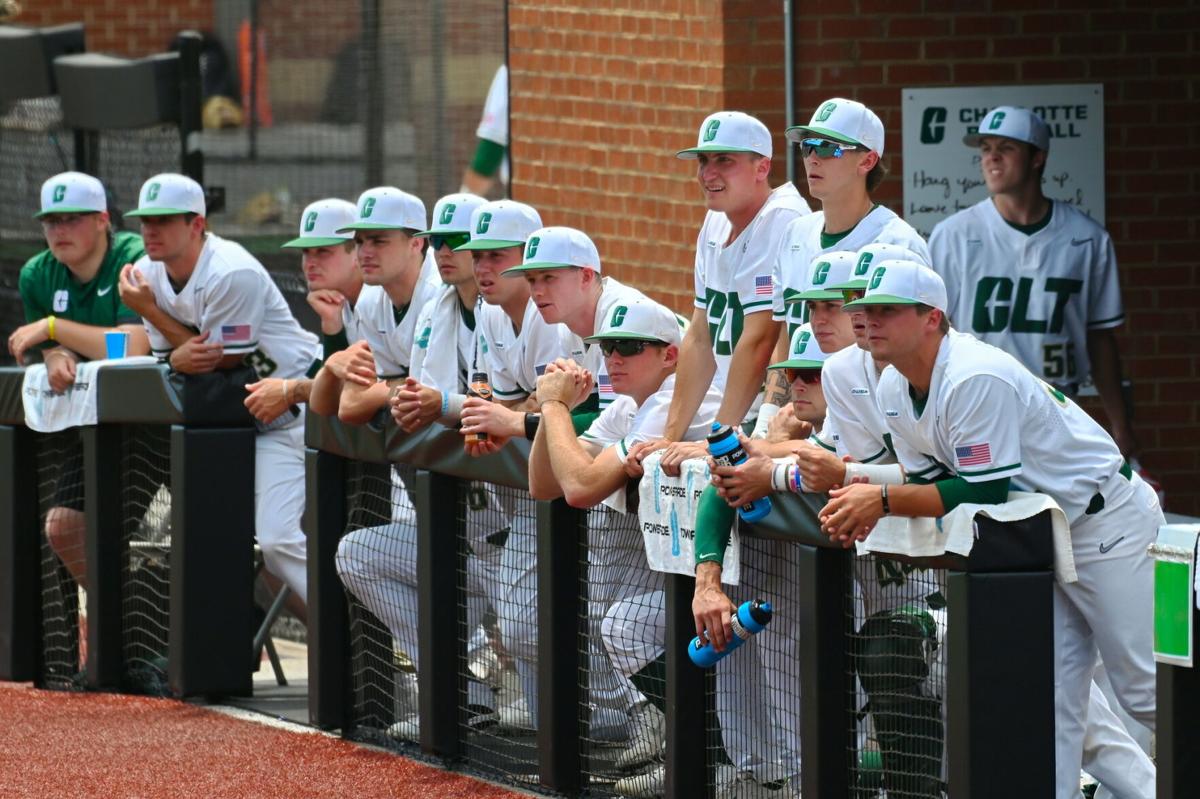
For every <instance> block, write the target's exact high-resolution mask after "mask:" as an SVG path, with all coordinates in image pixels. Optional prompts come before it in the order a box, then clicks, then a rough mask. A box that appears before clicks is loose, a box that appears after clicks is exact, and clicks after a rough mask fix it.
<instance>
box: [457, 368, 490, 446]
mask: <svg viewBox="0 0 1200 799" xmlns="http://www.w3.org/2000/svg"><path fill="white" fill-rule="evenodd" d="M467 396H468V397H479V398H480V399H482V400H486V401H487V402H491V401H492V387H491V386H490V385H489V384H488V376H487V372H472V373H471V387H470V388H468V389H467ZM487 437H488V434H487V433H467V434H466V435H465V436H463V439H464V440H465V441H469V442H471V443H473V444H477V443H479V442H481V441H487Z"/></svg>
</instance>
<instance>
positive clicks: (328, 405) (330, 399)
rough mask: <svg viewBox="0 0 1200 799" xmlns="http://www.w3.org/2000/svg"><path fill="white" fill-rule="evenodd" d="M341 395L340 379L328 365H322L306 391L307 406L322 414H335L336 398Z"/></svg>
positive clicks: (336, 408) (336, 407)
mask: <svg viewBox="0 0 1200 799" xmlns="http://www.w3.org/2000/svg"><path fill="white" fill-rule="evenodd" d="M341 396H342V381H341V380H338V379H337V378H336V377H335V376H334V374H333V372H332V371H330V370H329V368H328V367H322V368H321V371H319V372H317V377H316V379H315V380H313V381H312V385H311V386H310V387H309V392H308V407H309V409H310V410H311V411H312V412H313V413H319V414H321V415H322V416H335V415H337V410H338V399H339V398H340V397H341Z"/></svg>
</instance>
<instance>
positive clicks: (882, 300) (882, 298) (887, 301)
mask: <svg viewBox="0 0 1200 799" xmlns="http://www.w3.org/2000/svg"><path fill="white" fill-rule="evenodd" d="M859 305H924V303H922V302H921V301H920V300H914V299H912V298H911V297H898V296H896V295H895V294H868V295H867V296H865V297H863V298H861V299H858V300H853V301H851V302H848V303H846V304H845V305H844V306H842V307H843V308H850V307H852V306H859Z"/></svg>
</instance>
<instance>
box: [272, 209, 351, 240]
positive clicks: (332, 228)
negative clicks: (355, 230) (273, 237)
mask: <svg viewBox="0 0 1200 799" xmlns="http://www.w3.org/2000/svg"><path fill="white" fill-rule="evenodd" d="M357 217H358V211H357V209H355V207H354V204H353V203H348V202H346V201H345V200H339V199H336V198H333V197H331V198H329V199H327V200H317V201H316V202H315V203H309V205H308V207H307V208H305V209H304V213H303V214H301V215H300V235H299V236H298V237H297V238H294V239H292V240H291V241H289V242H287V243H286V244H283V245H280V246H281V247H292V248H304V247H332V246H334V245H335V244H343V243H345V242H347V241H352V240H353V239H354V236H353V235H352V234H350V233H338V232H337V231H338V229H339V228H342V227H344V226H346V225H349V224H351V223H353V222H354V220H355V219H356V218H357Z"/></svg>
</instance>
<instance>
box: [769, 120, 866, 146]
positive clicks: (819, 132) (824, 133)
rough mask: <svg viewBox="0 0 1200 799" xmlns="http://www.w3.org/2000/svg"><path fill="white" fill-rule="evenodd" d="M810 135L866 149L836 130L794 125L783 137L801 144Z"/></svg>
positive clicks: (860, 143)
mask: <svg viewBox="0 0 1200 799" xmlns="http://www.w3.org/2000/svg"><path fill="white" fill-rule="evenodd" d="M810 133H811V134H813V135H815V136H820V137H821V138H822V139H829V140H831V141H837V142H842V143H843V144H854V145H857V146H859V147H866V145H865V144H863V143H862V142H860V141H856V140H854V139H852V138H850V137H849V136H847V135H845V134H844V133H838V132H837V131H836V130H830V129H829V128H818V127H813V126H811V125H793V126H792V127H790V128H788V129H787V130H786V131H784V132H783V135H784V137H785V138H786V139H787V140H788V141H791V142H799V141H800V140H801V139H806V138H808V135H809V134H810Z"/></svg>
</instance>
